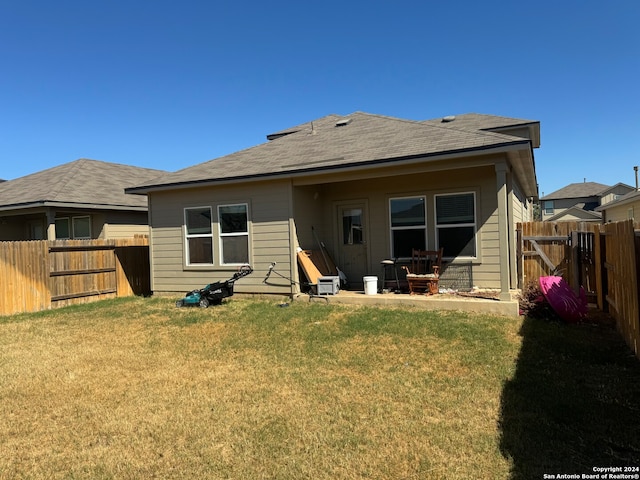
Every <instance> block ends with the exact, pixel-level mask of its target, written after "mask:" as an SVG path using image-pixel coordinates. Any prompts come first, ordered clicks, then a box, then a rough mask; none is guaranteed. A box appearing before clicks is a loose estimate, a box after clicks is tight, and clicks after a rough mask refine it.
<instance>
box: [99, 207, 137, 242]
mask: <svg viewBox="0 0 640 480" xmlns="http://www.w3.org/2000/svg"><path fill="white" fill-rule="evenodd" d="M103 222H104V223H103V228H102V235H101V238H109V239H111V238H131V237H133V236H135V235H149V223H148V222H149V220H148V215H147V212H119V211H112V212H108V213H106V214H105V215H104V220H103Z"/></svg>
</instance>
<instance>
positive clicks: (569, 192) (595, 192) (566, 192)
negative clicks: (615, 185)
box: [540, 182, 611, 200]
mask: <svg viewBox="0 0 640 480" xmlns="http://www.w3.org/2000/svg"><path fill="white" fill-rule="evenodd" d="M610 188H611V187H610V186H609V185H604V184H602V183H597V182H582V183H572V184H570V185H567V186H566V187H563V188H561V189H560V190H556V191H555V192H552V193H550V194H549V195H545V196H544V197H542V198H541V199H540V200H559V199H562V198H583V197H597V196H599V195H600V194H601V193H602V192H604V191H606V190H609V189H610Z"/></svg>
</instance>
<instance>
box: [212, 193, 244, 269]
mask: <svg viewBox="0 0 640 480" xmlns="http://www.w3.org/2000/svg"><path fill="white" fill-rule="evenodd" d="M248 210H249V208H248V205H247V204H246V203H240V204H235V205H219V206H218V224H219V227H220V263H221V264H222V265H230V264H231V265H234V264H244V263H249V215H248Z"/></svg>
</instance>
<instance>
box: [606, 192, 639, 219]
mask: <svg viewBox="0 0 640 480" xmlns="http://www.w3.org/2000/svg"><path fill="white" fill-rule="evenodd" d="M596 211H598V212H599V213H601V214H602V223H609V222H620V221H622V220H633V221H634V222H635V223H636V224H637V223H639V222H640V191H638V190H635V189H634V190H633V191H631V192H629V193H627V194H626V195H623V196H621V197H619V198H618V199H616V200H614V201H612V202H609V203H607V204H605V205H602V206H600V207H598V208H596Z"/></svg>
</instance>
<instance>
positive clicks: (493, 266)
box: [295, 165, 525, 288]
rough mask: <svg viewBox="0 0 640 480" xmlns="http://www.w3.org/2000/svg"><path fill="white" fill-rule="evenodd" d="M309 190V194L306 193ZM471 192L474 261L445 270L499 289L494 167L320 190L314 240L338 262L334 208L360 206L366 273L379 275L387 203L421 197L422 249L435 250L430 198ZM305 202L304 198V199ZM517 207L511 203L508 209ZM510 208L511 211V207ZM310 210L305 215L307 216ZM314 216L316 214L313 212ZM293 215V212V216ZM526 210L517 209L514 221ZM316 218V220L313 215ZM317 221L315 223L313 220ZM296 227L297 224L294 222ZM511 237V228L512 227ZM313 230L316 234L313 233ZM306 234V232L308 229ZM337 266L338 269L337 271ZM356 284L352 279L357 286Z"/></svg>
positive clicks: (387, 249)
mask: <svg viewBox="0 0 640 480" xmlns="http://www.w3.org/2000/svg"><path fill="white" fill-rule="evenodd" d="M307 190H311V188H310V187H309V188H307ZM299 192H300V189H296V190H295V194H296V197H295V199H296V204H300V203H303V202H302V201H301V199H302V197H298V194H299ZM456 192H457V193H462V192H474V193H475V198H476V228H477V247H476V248H477V257H476V258H474V259H466V258H465V259H448V260H449V262H450V264H453V265H456V264H458V265H460V264H465V265H468V264H471V268H472V279H473V283H474V285H478V286H482V287H485V288H499V287H500V264H499V259H500V252H499V237H498V213H497V196H496V174H495V168H494V166H493V165H490V166H485V167H478V168H465V169H460V170H449V171H440V172H429V173H407V174H406V175H401V174H399V172H398V169H396V170H395V171H394V174H393V175H392V176H385V177H383V178H374V179H368V180H362V179H360V180H356V179H354V180H350V181H344V182H335V183H328V184H324V185H322V188H321V189H319V191H318V194H319V197H321V198H322V199H323V201H322V202H321V203H322V207H321V208H322V209H323V214H322V216H321V217H322V220H321V221H318V224H320V225H322V228H323V229H322V230H321V231H318V235H319V236H320V237H321V238H322V241H323V242H324V243H325V244H326V245H327V247H328V249H329V251H330V252H332V253H333V254H334V256H336V257H339V253H338V252H339V250H340V248H341V245H340V239H339V238H338V237H339V234H338V219H337V212H336V207H335V206H336V204H337V203H348V202H349V201H364V202H365V203H366V205H367V207H368V215H367V220H368V239H367V250H368V252H367V253H368V273H367V274H371V275H380V274H381V266H380V262H381V261H382V260H383V259H386V258H390V257H391V255H392V253H391V227H390V217H389V201H390V199H391V198H398V197H407V196H424V197H425V200H426V217H427V218H426V221H427V247H428V248H436V232H435V195H437V194H443V193H456ZM304 195H306V196H307V197H309V193H308V192H306V193H304ZM515 203H516V201H515V200H514V202H513V206H515ZM513 206H512V207H513ZM312 210H313V209H311V210H309V211H310V212H311V211H312ZM316 210H317V209H316ZM296 211H297V212H298V210H296ZM524 211H525V207H524V206H523V205H520V206H519V212H520V213H519V215H520V216H521V215H523V212H524ZM314 215H316V216H317V214H315V213H314ZM318 219H319V217H318ZM296 224H297V225H298V226H300V225H301V220H300V218H299V217H298V216H296ZM306 229H307V226H305V227H303V228H301V229H299V230H298V238H299V239H300V243H301V247H302V248H310V247H308V246H307V245H309V244H310V243H311V245H313V243H312V242H313V239H311V238H310V237H308V236H305V235H303V234H302V233H301V231H302V232H304V231H305V230H306ZM511 229H512V230H513V231H514V232H515V225H512V226H511ZM316 230H318V228H317V227H316ZM309 231H310V227H309ZM338 266H340V265H338ZM346 273H347V275H348V276H349V272H346ZM358 281H361V279H356V283H357V282H358Z"/></svg>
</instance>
